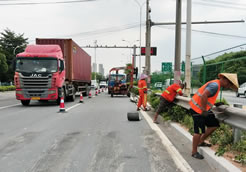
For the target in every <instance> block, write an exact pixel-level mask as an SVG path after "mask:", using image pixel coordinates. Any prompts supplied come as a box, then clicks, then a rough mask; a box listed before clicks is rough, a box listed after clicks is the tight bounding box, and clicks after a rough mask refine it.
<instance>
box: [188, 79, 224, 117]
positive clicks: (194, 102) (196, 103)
mask: <svg viewBox="0 0 246 172" xmlns="http://www.w3.org/2000/svg"><path fill="white" fill-rule="evenodd" d="M211 82H216V83H217V84H218V90H217V92H216V94H215V95H214V96H213V97H208V102H207V106H206V110H207V111H208V110H209V109H211V108H212V107H213V105H214V103H215V101H216V98H217V96H218V94H219V92H220V81H219V80H218V79H216V80H212V81H209V82H207V83H206V84H204V85H203V86H202V87H201V88H199V89H198V91H197V92H196V93H195V95H194V96H193V97H192V98H191V100H190V102H189V104H190V107H191V108H192V109H193V110H194V111H196V112H197V113H199V114H202V103H201V97H202V93H203V91H204V90H205V88H206V86H207V85H208V84H209V83H211Z"/></svg>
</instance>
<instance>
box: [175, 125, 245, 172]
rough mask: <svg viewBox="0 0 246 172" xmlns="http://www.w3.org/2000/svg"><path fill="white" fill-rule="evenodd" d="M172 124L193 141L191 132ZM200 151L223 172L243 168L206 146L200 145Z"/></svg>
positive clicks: (212, 164) (209, 162) (215, 167)
mask: <svg viewBox="0 0 246 172" xmlns="http://www.w3.org/2000/svg"><path fill="white" fill-rule="evenodd" d="M171 126H172V127H173V128H174V129H176V131H178V132H180V133H181V134H183V135H184V136H185V137H186V138H187V139H188V140H189V141H190V142H191V143H192V135H190V133H189V132H187V131H186V130H184V129H183V128H182V127H180V126H179V125H178V124H176V123H171ZM198 151H199V152H200V153H201V154H202V155H203V156H204V157H205V160H206V161H207V162H208V164H209V165H210V166H211V167H212V168H214V169H215V170H216V171H221V172H225V171H228V172H232V171H233V172H240V171H241V170H240V169H239V168H237V167H236V166H234V165H233V164H231V162H229V161H228V160H226V159H225V158H223V157H218V156H216V155H215V152H214V151H213V150H212V149H210V148H206V147H199V148H198Z"/></svg>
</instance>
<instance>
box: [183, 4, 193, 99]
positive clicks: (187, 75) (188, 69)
mask: <svg viewBox="0 0 246 172" xmlns="http://www.w3.org/2000/svg"><path fill="white" fill-rule="evenodd" d="M191 9H192V6H191V0H187V16H186V18H187V19H186V20H187V24H186V58H185V62H186V63H185V83H186V88H185V95H187V96H188V97H190V89H191V63H190V62H191V60H190V59H191V12H192V10H191Z"/></svg>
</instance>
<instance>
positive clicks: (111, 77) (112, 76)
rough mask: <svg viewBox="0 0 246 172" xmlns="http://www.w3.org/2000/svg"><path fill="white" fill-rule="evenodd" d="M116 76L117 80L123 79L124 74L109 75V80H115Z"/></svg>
mask: <svg viewBox="0 0 246 172" xmlns="http://www.w3.org/2000/svg"><path fill="white" fill-rule="evenodd" d="M116 76H118V80H122V81H125V75H110V80H111V81H115V80H116Z"/></svg>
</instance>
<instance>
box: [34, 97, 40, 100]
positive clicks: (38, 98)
mask: <svg viewBox="0 0 246 172" xmlns="http://www.w3.org/2000/svg"><path fill="white" fill-rule="evenodd" d="M32 100H40V97H32Z"/></svg>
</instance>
